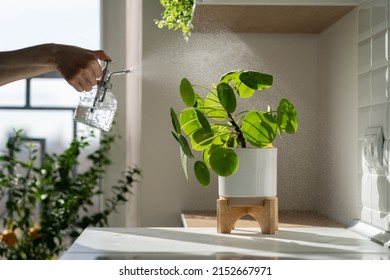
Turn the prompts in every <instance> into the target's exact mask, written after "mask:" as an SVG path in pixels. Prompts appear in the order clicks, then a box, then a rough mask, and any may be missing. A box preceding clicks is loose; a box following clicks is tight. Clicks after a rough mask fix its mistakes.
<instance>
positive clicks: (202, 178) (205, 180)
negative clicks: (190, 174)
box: [194, 160, 210, 187]
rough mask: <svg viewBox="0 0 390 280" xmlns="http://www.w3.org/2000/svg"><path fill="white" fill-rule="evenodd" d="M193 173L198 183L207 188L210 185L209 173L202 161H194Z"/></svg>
mask: <svg viewBox="0 0 390 280" xmlns="http://www.w3.org/2000/svg"><path fill="white" fill-rule="evenodd" d="M194 172H195V176H196V179H197V180H198V182H199V183H200V184H201V185H203V186H205V187H207V186H208V185H209V183H210V171H209V169H208V168H207V166H206V164H205V163H204V162H203V161H200V160H198V161H196V162H195V164H194Z"/></svg>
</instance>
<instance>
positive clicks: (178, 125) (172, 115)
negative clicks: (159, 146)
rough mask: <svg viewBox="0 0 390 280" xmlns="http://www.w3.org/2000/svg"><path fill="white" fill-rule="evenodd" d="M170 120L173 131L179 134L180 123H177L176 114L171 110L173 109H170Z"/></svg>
mask: <svg viewBox="0 0 390 280" xmlns="http://www.w3.org/2000/svg"><path fill="white" fill-rule="evenodd" d="M171 120H172V126H173V129H174V130H175V132H176V134H180V132H181V128H180V123H179V120H178V118H177V114H176V112H175V111H174V110H173V108H171Z"/></svg>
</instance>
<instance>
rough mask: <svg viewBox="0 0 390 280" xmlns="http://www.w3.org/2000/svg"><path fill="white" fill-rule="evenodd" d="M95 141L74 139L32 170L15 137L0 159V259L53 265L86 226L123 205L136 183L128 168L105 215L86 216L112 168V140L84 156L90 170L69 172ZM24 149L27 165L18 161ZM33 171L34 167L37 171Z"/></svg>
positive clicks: (33, 157) (31, 156)
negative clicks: (64, 148) (3, 209)
mask: <svg viewBox="0 0 390 280" xmlns="http://www.w3.org/2000/svg"><path fill="white" fill-rule="evenodd" d="M93 137H95V135H94V134H93V133H92V134H89V135H87V136H82V137H80V139H75V140H73V141H72V142H71V144H70V146H69V147H68V148H67V149H66V150H65V151H64V152H62V153H61V154H58V155H57V154H51V155H49V154H46V155H45V157H44V159H43V161H42V163H41V164H39V165H38V164H36V162H37V161H38V159H37V150H36V148H34V146H33V145H31V143H30V144H29V142H28V141H26V139H25V138H24V136H23V135H22V131H21V130H19V131H15V134H14V135H13V136H12V137H10V138H9V140H8V143H7V151H8V152H7V153H6V154H4V155H1V156H0V202H1V203H2V205H4V206H5V211H4V212H1V213H0V219H1V224H0V228H3V229H4V231H2V232H1V231H0V259H2V258H4V259H39V260H45V259H53V258H56V257H57V256H58V255H59V254H61V252H63V251H64V250H65V249H66V248H67V246H68V245H69V242H71V241H72V239H73V238H76V237H77V236H78V235H79V234H80V233H81V231H82V230H83V229H84V228H86V227H87V226H106V225H107V223H108V221H107V219H108V217H109V215H110V214H111V213H113V212H115V211H116V210H117V207H118V206H119V205H120V204H122V203H123V202H125V201H127V198H126V194H128V193H130V192H131V187H132V185H133V183H134V182H135V181H137V180H138V178H139V175H140V170H139V169H138V168H134V167H129V168H128V169H127V170H126V171H125V172H124V173H123V177H122V178H120V179H119V180H118V183H117V184H116V185H114V186H112V194H111V197H109V198H107V199H106V200H104V201H103V202H104V209H103V210H99V211H97V212H94V213H90V210H91V209H90V206H91V205H92V204H93V199H94V198H96V197H100V196H101V195H102V192H101V190H100V188H99V180H100V178H101V177H102V176H103V175H104V173H105V170H106V168H107V166H108V165H109V164H110V163H111V161H110V159H109V158H108V152H109V150H110V147H111V145H112V143H113V142H114V140H115V139H116V136H115V135H113V134H103V136H102V137H101V141H100V145H99V147H98V148H97V149H96V150H94V151H93V152H91V153H89V154H88V156H87V158H88V159H89V161H90V167H89V168H88V169H86V170H85V171H84V172H78V173H76V172H74V171H75V168H76V167H77V164H78V160H79V155H80V153H81V152H82V151H83V150H84V149H85V148H86V147H88V145H89V141H90V140H92V138H93ZM23 145H27V147H26V148H27V151H28V159H27V160H23V161H22V160H20V159H18V156H17V155H18V153H19V152H20V151H21V149H22V148H23ZM37 165H38V166H37Z"/></svg>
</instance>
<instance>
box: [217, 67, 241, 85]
mask: <svg viewBox="0 0 390 280" xmlns="http://www.w3.org/2000/svg"><path fill="white" fill-rule="evenodd" d="M242 72H243V71H242V70H236V71H231V72H227V73H226V74H224V75H223V76H222V77H221V78H220V79H219V81H220V82H221V83H227V84H229V83H230V81H234V80H238V79H237V78H238V77H239V76H240V74H241V73H242Z"/></svg>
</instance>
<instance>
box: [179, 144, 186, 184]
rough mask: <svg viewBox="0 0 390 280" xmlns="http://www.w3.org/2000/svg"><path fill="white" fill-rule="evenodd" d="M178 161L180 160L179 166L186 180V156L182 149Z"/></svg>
mask: <svg viewBox="0 0 390 280" xmlns="http://www.w3.org/2000/svg"><path fill="white" fill-rule="evenodd" d="M180 161H181V166H182V168H183V172H184V175H185V176H186V178H187V180H188V167H187V162H188V157H187V156H186V154H185V153H184V152H183V149H180Z"/></svg>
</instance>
